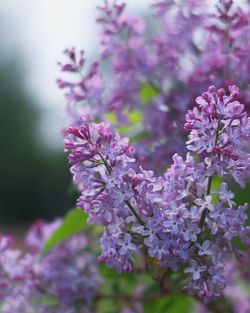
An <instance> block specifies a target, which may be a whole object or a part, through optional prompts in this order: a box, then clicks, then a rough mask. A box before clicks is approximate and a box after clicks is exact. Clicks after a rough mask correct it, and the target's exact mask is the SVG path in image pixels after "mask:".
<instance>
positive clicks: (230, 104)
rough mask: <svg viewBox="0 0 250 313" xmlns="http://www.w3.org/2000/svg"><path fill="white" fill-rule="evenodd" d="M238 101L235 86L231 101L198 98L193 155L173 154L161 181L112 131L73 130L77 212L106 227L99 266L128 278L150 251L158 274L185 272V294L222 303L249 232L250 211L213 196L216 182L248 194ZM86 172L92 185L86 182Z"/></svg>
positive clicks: (189, 119) (215, 95)
mask: <svg viewBox="0 0 250 313" xmlns="http://www.w3.org/2000/svg"><path fill="white" fill-rule="evenodd" d="M238 95H239V90H238V89H237V88H236V87H235V86H230V87H229V96H226V92H225V91H224V90H223V89H219V90H217V89H216V88H215V87H213V86H211V87H210V88H209V90H208V91H207V92H205V93H203V94H202V96H201V97H198V98H197V100H196V103H197V105H198V107H195V108H194V109H193V110H192V111H191V110H190V111H189V112H188V113H187V115H186V124H185V128H186V129H187V130H189V131H190V134H189V138H188V141H187V148H188V149H189V150H190V151H191V152H188V153H187V155H186V158H185V159H184V158H182V157H181V156H178V155H177V154H175V155H174V156H173V164H172V165H171V166H170V168H169V169H168V170H167V171H166V173H165V174H164V176H163V177H158V178H156V177H155V176H154V173H153V172H152V171H145V170H143V169H142V167H140V166H139V165H138V162H135V160H134V159H132V158H131V157H130V154H131V153H132V152H133V148H132V147H131V146H130V145H129V143H128V139H127V138H122V137H120V135H119V134H118V133H117V132H114V131H113V130H112V128H111V126H110V125H108V124H105V123H99V124H96V123H92V122H90V121H88V118H86V116H84V117H83V118H82V120H83V123H82V126H81V127H79V128H76V127H70V128H68V130H67V133H68V135H67V137H66V139H65V149H66V151H69V152H70V153H69V162H70V164H71V165H72V167H71V171H72V172H73V173H76V171H79V174H78V175H77V176H74V181H75V183H76V184H77V185H80V186H85V188H83V189H82V191H81V196H80V198H79V199H78V202H77V203H78V207H80V208H82V209H84V210H85V212H87V214H88V215H89V219H88V221H89V223H94V224H97V225H101V226H103V227H104V232H103V235H102V237H101V239H100V246H101V250H102V255H101V256H100V257H99V261H101V262H105V264H106V266H107V267H109V268H115V269H116V270H117V271H118V272H119V273H121V272H127V271H130V270H132V267H133V266H134V263H135V257H134V256H135V254H140V253H141V248H142V247H143V246H144V247H146V248H147V249H148V257H150V258H153V259H156V260H157V264H158V267H160V268H161V267H162V268H171V269H172V270H174V271H176V270H178V268H179V266H180V265H181V264H184V265H185V266H186V268H185V270H184V273H187V274H188V273H189V275H187V276H188V280H187V282H186V284H185V287H184V289H185V290H186V291H187V292H189V293H191V294H196V295H197V296H199V297H200V298H202V299H203V300H204V301H205V302H209V301H210V300H212V299H217V298H219V297H220V295H221V292H222V290H223V289H224V288H225V287H226V279H225V276H224V275H223V268H224V259H225V257H226V256H227V254H228V253H232V252H233V248H232V242H231V240H232V239H233V238H234V237H237V236H238V237H240V238H241V239H242V240H243V241H246V240H247V234H248V232H249V229H248V228H247V227H244V223H245V222H246V220H247V214H246V209H247V205H246V204H245V205H241V206H238V207H237V206H236V204H235V203H234V202H233V201H232V199H233V197H234V195H233V193H232V192H231V191H230V190H228V187H227V184H226V183H225V182H222V183H221V185H220V189H219V190H218V191H216V190H211V186H212V180H213V176H214V175H218V176H220V177H222V178H223V177H224V176H230V177H233V178H234V179H235V180H236V182H238V183H239V184H240V185H241V186H242V187H243V186H244V182H245V180H246V179H248V178H249V155H248V154H246V153H245V146H246V144H247V142H248V140H249V139H250V138H249V129H250V127H249V118H248V117H247V114H246V112H245V110H244V105H243V104H241V103H240V102H239V101H237V97H238ZM239 136H240V137H241V140H240V141H239V139H238V137H239ZM192 153H193V154H194V153H196V154H198V159H197V158H194V156H193V155H192ZM85 171H87V173H88V179H87V183H86V184H85V182H84V181H82V180H81V177H84V178H85V177H86V175H85ZM80 173H81V174H80ZM76 177H77V179H76ZM78 178H80V179H79V180H78ZM87 184H88V186H87ZM79 189H80V188H79ZM212 194H218V199H217V200H214V199H213V197H212ZM187 264H190V265H189V266H188V265H187Z"/></svg>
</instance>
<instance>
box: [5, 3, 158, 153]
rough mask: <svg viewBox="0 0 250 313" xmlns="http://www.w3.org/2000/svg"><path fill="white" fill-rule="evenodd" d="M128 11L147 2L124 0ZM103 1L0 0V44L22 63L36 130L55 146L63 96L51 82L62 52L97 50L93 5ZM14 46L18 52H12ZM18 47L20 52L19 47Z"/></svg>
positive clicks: (142, 6)
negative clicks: (36, 109)
mask: <svg viewBox="0 0 250 313" xmlns="http://www.w3.org/2000/svg"><path fill="white" fill-rule="evenodd" d="M125 2H126V3H127V6H128V11H141V12H142V11H143V9H146V8H149V5H150V3H152V1H150V0H126V1H125ZM101 3H102V0H0V26H1V28H2V29H1V32H0V34H1V38H0V46H1V49H2V50H5V51H7V53H8V54H9V53H11V52H12V53H13V51H14V50H15V51H14V54H15V55H20V58H21V59H22V60H23V61H24V62H25V65H26V68H27V71H26V72H25V77H24V83H25V86H26V88H27V90H28V91H29V92H30V93H31V94H32V95H33V97H35V98H36V100H37V102H38V104H39V105H40V106H41V108H42V109H43V112H44V114H43V119H42V123H41V131H42V135H43V138H45V141H46V143H47V144H49V145H51V146H56V147H59V146H60V142H61V137H60V127H61V124H62V117H63V109H64V99H63V96H62V91H61V90H58V89H57V87H56V84H55V80H56V78H57V77H58V76H59V69H58V67H57V65H56V63H57V61H59V60H60V59H61V60H62V57H61V52H62V51H63V50H64V49H65V48H67V47H72V46H76V47H77V48H82V49H84V50H85V51H86V55H87V57H88V56H89V57H90V58H91V57H92V56H94V55H95V54H96V53H97V52H98V31H99V28H98V26H97V25H96V23H95V19H96V16H97V13H98V12H97V10H96V6H97V5H98V4H101ZM17 49H18V50H17ZM19 49H20V50H19Z"/></svg>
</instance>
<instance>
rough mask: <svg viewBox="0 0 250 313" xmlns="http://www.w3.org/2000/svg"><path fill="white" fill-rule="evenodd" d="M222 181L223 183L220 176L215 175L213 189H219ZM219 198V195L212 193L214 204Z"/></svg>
mask: <svg viewBox="0 0 250 313" xmlns="http://www.w3.org/2000/svg"><path fill="white" fill-rule="evenodd" d="M221 183H222V179H221V178H220V177H219V176H214V177H213V180H212V186H211V191H213V190H219V189H220V185H221ZM217 200H218V195H217V194H212V204H215V202H216V201H217Z"/></svg>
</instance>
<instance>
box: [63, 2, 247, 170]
mask: <svg viewBox="0 0 250 313" xmlns="http://www.w3.org/2000/svg"><path fill="white" fill-rule="evenodd" d="M103 2H104V4H103V5H102V6H100V7H99V10H100V13H101V16H100V17H99V18H98V19H97V22H98V24H99V25H100V26H101V35H100V37H101V38H100V43H101V46H102V51H101V53H100V57H99V60H98V61H95V62H94V63H93V65H92V66H91V67H90V69H89V70H87V72H86V73H83V71H82V68H83V64H84V60H83V53H82V52H80V56H79V57H77V53H76V52H75V50H74V49H72V50H66V51H65V54H66V56H67V57H68V59H69V62H67V63H66V64H63V65H61V68H62V70H63V71H64V72H70V73H72V72H76V73H77V75H76V76H77V79H76V80H73V79H72V78H70V79H69V81H68V80H66V81H65V80H64V79H60V80H59V81H58V83H59V87H60V88H64V89H66V90H67V93H66V96H67V99H68V101H69V102H70V105H69V107H70V110H69V111H70V114H69V115H70V116H71V121H70V125H71V126H79V112H81V114H83V113H86V112H88V111H90V110H91V114H92V118H93V120H95V121H104V120H105V119H107V118H108V117H109V115H108V116H107V114H106V113H108V112H109V113H110V112H112V114H113V115H112V117H113V118H112V122H113V123H114V125H115V126H116V127H117V128H119V127H121V126H122V125H125V126H128V128H127V131H126V135H129V136H130V138H132V140H133V141H134V142H135V147H136V149H135V153H136V158H137V159H138V160H140V163H141V164H142V165H143V166H144V168H146V169H149V168H153V169H154V170H155V171H156V172H157V173H160V172H162V170H163V169H164V170H165V169H166V165H167V164H170V163H171V158H172V155H173V153H175V152H177V153H179V154H181V155H182V156H183V155H184V148H183V147H184V144H183V143H184V140H185V139H184V137H185V136H184V135H183V127H182V125H183V122H184V114H185V112H186V111H187V110H188V109H189V108H192V107H193V104H194V99H195V97H196V95H197V94H200V93H201V92H202V91H203V90H206V89H207V87H208V86H209V85H212V84H215V85H217V86H222V87H225V88H227V87H228V86H229V85H233V84H236V83H237V84H239V85H240V87H241V100H242V101H243V102H244V103H246V104H248V103H249V100H250V97H249V88H247V86H248V83H249V78H250V77H249V72H250V71H249V70H250V58H249V53H248V50H249V42H250V40H249V38H250V27H249V22H248V21H249V17H250V7H249V2H247V3H245V4H244V6H240V4H238V2H235V3H233V1H231V0H218V2H217V5H216V6H214V8H211V10H210V9H209V3H210V2H209V1H184V2H183V1H182V2H180V1H174V0H165V1H156V3H155V4H153V5H152V10H153V14H152V16H150V17H149V18H151V20H150V26H151V25H152V27H150V29H149V28H147V25H146V23H145V21H144V20H143V19H142V18H141V17H138V16H128V15H126V11H125V7H126V6H125V4H124V3H119V2H114V3H113V4H111V3H110V2H108V1H107V0H106V1H103ZM103 63H104V64H105V72H103V73H102V74H101V71H100V69H99V66H98V64H103ZM144 93H145V94H146V95H144ZM148 93H149V95H148ZM130 113H136V114H137V115H139V118H140V120H141V123H139V124H138V125H136V127H135V126H133V125H132V123H131V119H130ZM156 124H157V127H155V125H156ZM138 138H139V139H138ZM138 140H139V142H138Z"/></svg>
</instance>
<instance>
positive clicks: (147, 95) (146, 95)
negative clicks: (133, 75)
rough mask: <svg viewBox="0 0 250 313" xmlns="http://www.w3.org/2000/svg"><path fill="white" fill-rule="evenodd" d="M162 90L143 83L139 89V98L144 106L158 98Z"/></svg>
mask: <svg viewBox="0 0 250 313" xmlns="http://www.w3.org/2000/svg"><path fill="white" fill-rule="evenodd" d="M159 93H160V89H159V88H157V87H156V86H154V85H152V84H150V83H143V84H142V85H141V87H140V89H139V97H140V100H141V102H142V103H143V104H146V103H148V102H149V101H150V100H152V99H153V98H154V97H156V96H158V95H159Z"/></svg>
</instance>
